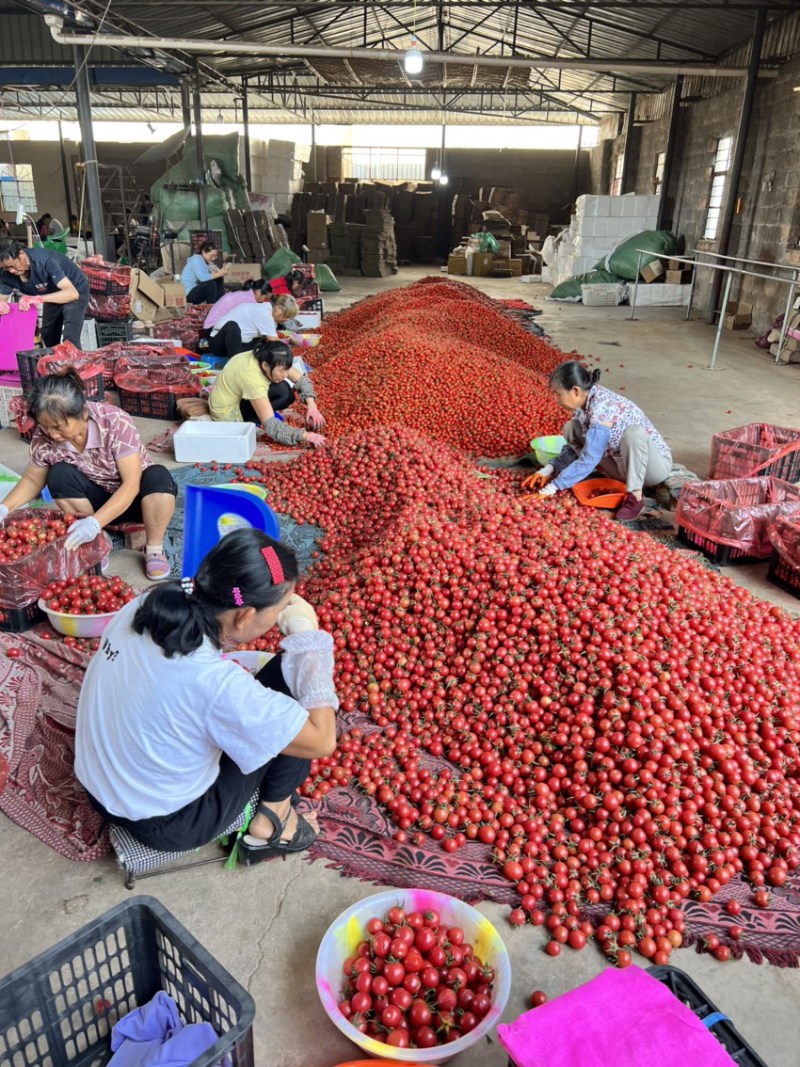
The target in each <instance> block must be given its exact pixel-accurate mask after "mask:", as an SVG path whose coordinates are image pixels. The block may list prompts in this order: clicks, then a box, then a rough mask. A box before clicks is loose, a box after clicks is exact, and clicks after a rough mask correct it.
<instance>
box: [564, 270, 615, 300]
mask: <svg viewBox="0 0 800 1067" xmlns="http://www.w3.org/2000/svg"><path fill="white" fill-rule="evenodd" d="M622 281H624V279H623V278H620V277H618V275H616V274H611V273H610V272H609V271H607V270H592V271H589V273H588V274H577V275H576V276H575V277H574V278H567V280H566V281H565V282H562V283H561V285H557V286H556V287H555V289H554V290H553V291H552V293H551V294H550V296H548V298H547V299H548V300H565V301H571V302H572V303H576V304H577V303H578V302H579V301H580V299H581V286H582V285H613V284H614V283H615V282H622Z"/></svg>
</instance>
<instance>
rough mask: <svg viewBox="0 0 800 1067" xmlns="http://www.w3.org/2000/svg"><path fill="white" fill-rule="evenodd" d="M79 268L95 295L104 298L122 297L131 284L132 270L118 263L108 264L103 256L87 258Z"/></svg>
mask: <svg viewBox="0 0 800 1067" xmlns="http://www.w3.org/2000/svg"><path fill="white" fill-rule="evenodd" d="M78 267H79V269H80V271H81V273H82V274H83V275H84V276H85V277H86V280H87V281H88V283H89V289H90V291H91V292H93V293H101V294H103V295H104V296H122V295H123V294H125V293H127V292H128V289H129V288H130V284H131V268H130V267H123V266H120V265H119V264H118V263H108V262H106V261H105V260H104V259H103V258H102V256H87V257H86V259H84V260H82V261H81V262H80V263H79V264H78Z"/></svg>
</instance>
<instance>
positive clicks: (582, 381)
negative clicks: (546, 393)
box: [550, 359, 600, 393]
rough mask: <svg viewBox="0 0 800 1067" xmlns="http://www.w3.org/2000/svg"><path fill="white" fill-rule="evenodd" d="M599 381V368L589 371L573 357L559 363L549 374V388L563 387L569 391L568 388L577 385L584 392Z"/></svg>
mask: <svg viewBox="0 0 800 1067" xmlns="http://www.w3.org/2000/svg"><path fill="white" fill-rule="evenodd" d="M599 381H600V371H599V370H593V371H592V372H591V373H589V371H588V370H587V369H586V368H585V367H584V365H583V364H582V363H578V361H577V360H575V359H570V360H568V361H567V362H566V363H559V365H558V366H557V367H556V369H555V370H554V371H553V373H552V374H551V375H550V388H551V389H564V390H565V391H566V392H569V390H570V389H574V388H575V386H576V385H577V387H578V388H579V389H583V391H584V393H588V392H589V390H590V389H591V388H592V386H593V385H597V383H598V382H599Z"/></svg>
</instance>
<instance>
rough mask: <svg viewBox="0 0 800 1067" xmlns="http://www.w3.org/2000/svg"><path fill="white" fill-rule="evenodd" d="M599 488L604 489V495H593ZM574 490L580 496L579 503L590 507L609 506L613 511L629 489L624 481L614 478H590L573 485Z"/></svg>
mask: <svg viewBox="0 0 800 1067" xmlns="http://www.w3.org/2000/svg"><path fill="white" fill-rule="evenodd" d="M598 489H602V490H603V495H602V496H600V495H597V496H592V493H594V492H595V491H596V490H598ZM572 492H573V493H574V494H575V496H576V497H577V498H578V503H579V504H585V505H586V507H588V508H608V509H610V510H612V511H613V510H614V509H615V508H618V507H619V506H620V504H621V503H622V501H623V500H624V499H625V497H626V495H627V493H628V490H627V487H626V486H625V483H624V482H618V481H616V479H614V478H589V479H588V481H585V482H578V484H577V485H573V487H572Z"/></svg>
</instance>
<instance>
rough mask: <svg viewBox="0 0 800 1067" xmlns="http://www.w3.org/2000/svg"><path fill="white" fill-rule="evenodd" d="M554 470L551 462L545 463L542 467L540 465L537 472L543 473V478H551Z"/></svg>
mask: <svg viewBox="0 0 800 1067" xmlns="http://www.w3.org/2000/svg"><path fill="white" fill-rule="evenodd" d="M554 472H555V467H554V466H553V464H552V463H546V464H545V466H544V467H540V468H539V470H538V472H537V473H539V474H543V475H544V476H545V478H551V477H552V476H553V473H554Z"/></svg>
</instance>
